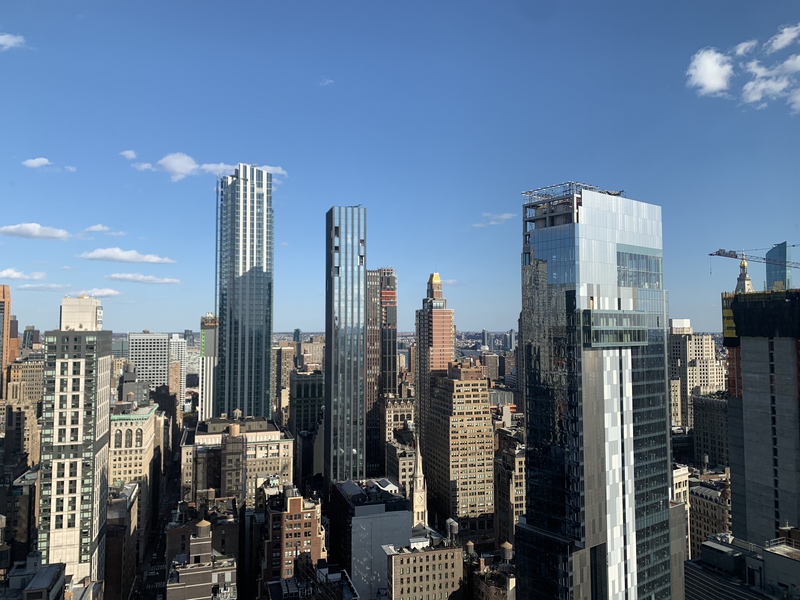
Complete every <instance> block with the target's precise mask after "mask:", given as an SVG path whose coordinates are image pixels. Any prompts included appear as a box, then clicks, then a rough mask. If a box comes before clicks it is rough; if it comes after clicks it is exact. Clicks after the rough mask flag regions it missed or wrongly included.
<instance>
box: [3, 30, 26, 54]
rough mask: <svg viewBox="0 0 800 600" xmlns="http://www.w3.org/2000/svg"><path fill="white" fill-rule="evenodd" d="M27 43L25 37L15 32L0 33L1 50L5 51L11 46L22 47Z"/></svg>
mask: <svg viewBox="0 0 800 600" xmlns="http://www.w3.org/2000/svg"><path fill="white" fill-rule="evenodd" d="M24 45H25V38H24V37H22V36H21V35H14V34H13V33H0V52H5V51H6V50H10V49H11V48H21V47H22V46H24Z"/></svg>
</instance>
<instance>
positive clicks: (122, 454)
mask: <svg viewBox="0 0 800 600" xmlns="http://www.w3.org/2000/svg"><path fill="white" fill-rule="evenodd" d="M157 413H158V407H157V406H156V405H155V404H144V405H141V406H140V405H137V404H135V403H129V402H117V403H116V404H115V405H114V407H113V410H112V413H111V418H110V427H111V432H110V447H109V451H108V453H109V461H108V482H109V484H110V485H112V486H113V485H117V484H122V483H136V484H137V485H138V492H137V494H136V502H137V507H136V517H137V520H136V523H135V525H136V532H137V535H138V539H137V540H136V542H135V548H136V556H137V560H138V561H139V562H144V558H145V554H144V552H145V547H146V546H147V541H148V539H149V537H150V532H151V529H152V528H151V523H152V520H153V510H154V509H155V510H156V511H157V510H158V506H154V504H153V502H154V499H155V494H156V489H155V488H154V486H153V482H154V481H156V480H157V478H158V475H157V473H156V471H157V470H158V468H159V464H158V458H159V457H160V456H161V455H162V454H163V453H164V451H163V448H160V447H159V446H158V444H157V439H156V438H157V433H158V427H159V425H160V420H159V418H158V414H157Z"/></svg>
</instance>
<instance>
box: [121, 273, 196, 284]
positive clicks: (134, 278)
mask: <svg viewBox="0 0 800 600" xmlns="http://www.w3.org/2000/svg"><path fill="white" fill-rule="evenodd" d="M106 279H113V280H114V281H129V282H131V283H148V284H168V285H175V284H178V283H180V282H181V280H180V279H175V278H173V277H154V276H153V275H142V274H141V273H113V274H111V275H106Z"/></svg>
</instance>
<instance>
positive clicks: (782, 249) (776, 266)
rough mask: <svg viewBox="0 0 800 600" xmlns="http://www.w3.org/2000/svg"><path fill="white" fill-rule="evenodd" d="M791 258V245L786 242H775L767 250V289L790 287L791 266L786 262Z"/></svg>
mask: <svg viewBox="0 0 800 600" xmlns="http://www.w3.org/2000/svg"><path fill="white" fill-rule="evenodd" d="M791 260H792V247H791V246H790V245H788V244H787V243H786V242H781V243H780V244H775V245H774V246H773V247H772V249H771V250H769V252H767V289H768V290H773V289H777V290H779V291H780V290H790V289H792V268H791V267H790V266H788V265H786V264H783V263H787V262H791Z"/></svg>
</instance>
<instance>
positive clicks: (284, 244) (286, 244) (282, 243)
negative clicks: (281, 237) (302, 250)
mask: <svg viewBox="0 0 800 600" xmlns="http://www.w3.org/2000/svg"><path fill="white" fill-rule="evenodd" d="M281 246H283V247H284V248H288V247H289V242H281Z"/></svg>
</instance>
